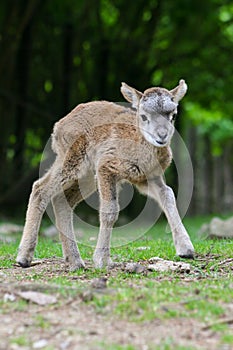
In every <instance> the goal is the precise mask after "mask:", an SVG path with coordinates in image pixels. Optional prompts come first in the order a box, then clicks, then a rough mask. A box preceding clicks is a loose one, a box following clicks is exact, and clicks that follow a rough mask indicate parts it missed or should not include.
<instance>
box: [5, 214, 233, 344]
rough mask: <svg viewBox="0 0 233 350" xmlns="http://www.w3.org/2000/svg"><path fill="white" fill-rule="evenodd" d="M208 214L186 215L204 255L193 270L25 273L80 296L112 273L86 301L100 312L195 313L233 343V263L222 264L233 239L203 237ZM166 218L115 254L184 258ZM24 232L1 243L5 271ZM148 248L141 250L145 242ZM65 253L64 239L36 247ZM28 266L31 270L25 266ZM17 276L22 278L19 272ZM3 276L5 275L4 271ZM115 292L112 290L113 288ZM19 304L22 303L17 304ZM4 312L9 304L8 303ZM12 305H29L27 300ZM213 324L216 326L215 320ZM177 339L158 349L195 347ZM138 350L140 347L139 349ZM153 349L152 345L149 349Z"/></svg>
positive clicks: (42, 253) (147, 316) (46, 253)
mask: <svg viewBox="0 0 233 350" xmlns="http://www.w3.org/2000/svg"><path fill="white" fill-rule="evenodd" d="M204 220H205V221H206V219H203V218H199V219H186V227H187V228H188V230H189V232H190V235H191V237H192V241H193V243H194V245H195V249H196V251H197V252H198V253H199V255H200V256H201V257H203V259H197V260H193V261H188V262H189V263H191V265H192V266H193V272H192V273H190V274H186V273H185V274H180V273H176V272H173V273H171V272H169V273H167V272H166V273H159V272H151V273H149V274H147V275H141V274H132V273H127V272H125V271H123V270H118V271H117V272H116V271H115V272H112V273H111V272H109V271H107V270H105V269H103V270H95V269H94V268H91V269H87V270H83V269H82V270H79V271H77V272H74V273H69V272H65V273H64V274H61V272H59V274H56V273H51V274H46V273H44V271H41V272H38V271H37V270H36V269H35V271H33V269H30V270H31V272H30V274H28V275H27V274H24V275H23V277H22V278H23V279H24V280H25V279H27V278H28V279H29V280H30V281H33V282H36V283H40V282H41V283H44V282H46V283H47V285H48V286H49V284H53V285H56V286H57V287H58V288H59V292H60V295H61V297H65V298H66V299H67V298H68V297H71V298H72V297H74V296H75V295H76V297H77V293H78V295H79V294H80V291H82V290H85V289H86V288H89V285H90V281H92V280H93V279H94V278H100V277H103V276H105V277H107V279H108V288H107V292H103V293H94V294H93V297H91V298H90V300H89V299H88V300H87V301H86V303H87V304H89V305H90V306H91V307H92V308H94V309H95V311H96V313H100V314H102V315H106V316H107V317H109V316H111V315H112V313H113V314H114V316H115V317H117V318H119V319H124V320H127V321H130V322H136V323H141V322H148V321H152V320H154V319H160V320H161V321H162V320H166V319H171V318H172V319H174V320H175V319H178V318H193V319H196V320H198V321H199V322H201V324H203V325H208V324H209V325H210V329H212V331H213V332H217V333H218V334H220V343H221V344H230V345H232V344H233V337H232V334H231V331H232V329H230V326H229V325H228V324H227V323H223V324H222V323H220V324H218V320H222V319H224V317H226V314H227V312H228V308H227V306H228V305H229V304H231V303H232V287H233V276H232V265H231V266H228V267H227V266H226V267H224V268H223V267H221V265H220V266H219V264H218V263H219V261H222V260H225V259H228V258H232V251H233V240H229V239H228V240H227V239H222V240H200V239H199V238H198V237H197V236H196V232H197V230H198V229H199V228H200V226H201V224H202V223H203V221H204ZM165 227H166V223H164V222H159V223H158V224H157V225H156V226H155V227H154V228H152V229H151V230H150V231H149V232H148V233H147V234H146V235H145V236H143V237H142V238H141V239H139V240H137V241H134V242H131V243H130V244H128V245H125V246H122V247H120V248H113V249H112V256H113V258H114V260H117V261H125V262H129V261H134V262H138V261H140V262H142V263H143V261H147V260H148V259H149V258H150V257H153V256H159V257H161V258H164V259H169V260H177V261H178V260H180V259H179V258H178V257H176V256H175V249H174V246H173V242H172V239H171V234H169V233H164V230H165ZM19 239H20V237H19V236H18V238H17V241H16V242H13V243H7V244H4V243H2V244H0V267H1V269H2V271H3V273H5V271H8V273H10V271H11V268H12V266H13V264H14V262H15V257H16V253H17V247H18V244H19ZM142 246H143V247H147V249H144V250H138V248H139V247H142ZM80 251H81V254H82V257H83V258H84V260H87V261H91V258H92V254H93V248H92V247H90V246H87V245H80ZM53 256H54V257H62V249H61V244H60V243H59V242H56V241H55V242H54V241H52V240H49V239H45V238H40V239H39V243H38V246H37V248H36V252H35V258H40V259H44V258H51V257H53ZM22 271H25V270H22ZM16 278H19V279H20V278H21V277H19V276H17V277H16ZM0 279H1V275H0ZM108 291H110V292H108ZM17 305H18V306H17ZM1 306H3V311H2V312H3V313H4V312H6V308H7V306H6V305H3V304H2V303H1ZM8 307H9V308H16V309H17V308H18V309H19V310H20V308H21V307H24V302H23V303H22V300H21V301H19V302H18V304H17V303H16V304H14V306H13V305H12V306H10V305H8ZM35 322H36V324H37V325H38V327H40V328H46V327H49V324H47V323H46V322H47V321H46V318H44V317H42V316H40V315H39V316H38V317H37V318H36V320H35ZM212 323H213V326H211V324H212ZM14 342H15V343H17V344H18V345H21V344H22V345H23V343H24V339H23V338H22V339H21V338H20V337H19V338H15V339H14ZM174 344H175V341H174V340H173V339H170V338H168V339H166V340H164V341H163V342H162V343H161V344H160V345H159V346H158V347H153V346H152V348H153V349H154V348H155V349H158V350H159V349H164V350H170V349H173V348H174V346H175V348H176V349H179V350H192V349H194V348H192V347H182V346H180V345H177V344H175V345H174ZM99 347H100V348H103V349H109V350H110V349H111V350H133V349H134V347H133V345H130V344H129V345H119V344H112V345H108V344H104V345H101V344H100V345H99ZM135 349H136V348H135ZM148 349H150V348H148Z"/></svg>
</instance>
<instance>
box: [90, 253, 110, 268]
mask: <svg viewBox="0 0 233 350" xmlns="http://www.w3.org/2000/svg"><path fill="white" fill-rule="evenodd" d="M93 261H94V265H95V268H96V269H103V268H105V267H109V268H111V267H112V266H113V264H114V263H113V262H112V259H111V258H110V257H102V256H101V257H99V256H98V257H97V256H94V258H93Z"/></svg>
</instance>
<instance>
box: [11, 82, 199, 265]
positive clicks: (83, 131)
mask: <svg viewBox="0 0 233 350" xmlns="http://www.w3.org/2000/svg"><path fill="white" fill-rule="evenodd" d="M186 89H187V87H186V84H185V83H184V81H181V82H180V84H179V86H178V87H177V88H176V89H174V91H168V90H166V89H163V88H151V89H148V90H146V91H145V92H144V94H142V93H140V92H139V91H137V90H135V89H133V88H130V87H129V86H127V85H126V84H124V83H123V85H122V93H123V95H124V96H125V97H126V99H127V100H128V101H130V102H131V103H132V106H133V107H134V108H135V109H136V111H135V110H133V109H131V108H126V107H123V106H120V105H118V104H114V103H112V102H106V101H99V102H98V101H96V102H89V103H86V104H81V105H79V106H77V107H76V108H74V109H73V110H72V111H71V113H69V114H68V115H67V116H66V117H64V118H62V119H61V120H60V121H58V122H57V123H56V124H55V126H54V132H53V135H52V148H53V150H54V152H55V153H56V155H57V156H56V160H55V162H54V164H53V166H52V167H51V169H50V170H49V171H48V172H47V174H45V175H44V177H43V178H41V179H39V180H38V181H37V182H35V184H34V185H33V189H32V193H31V196H30V200H29V205H28V211H27V217H26V223H25V227H24V233H23V237H22V240H21V243H20V248H19V253H18V257H17V261H18V262H19V264H20V265H21V266H23V267H26V266H29V265H30V263H31V260H32V257H33V252H34V249H35V245H36V242H37V234H38V230H39V226H40V221H41V218H42V215H43V213H44V211H45V209H46V206H47V204H48V203H49V201H50V200H52V204H53V208H54V212H55V217H56V225H57V228H58V230H59V231H60V237H61V240H62V247H63V254H64V257H65V260H66V261H67V262H68V263H69V264H70V268H71V269H72V270H74V269H77V268H80V267H82V266H84V262H83V260H82V259H81V256H80V253H79V250H78V247H77V244H76V242H75V237H74V233H73V224H72V213H73V209H74V208H75V206H76V205H77V204H78V203H79V202H80V201H81V200H82V199H84V198H86V197H88V196H89V195H90V194H91V193H93V192H94V191H95V190H96V187H97V188H98V191H99V197H100V232H99V237H98V242H97V246H96V250H95V253H94V262H95V265H96V267H102V266H104V265H109V264H110V263H111V259H110V238H111V231H112V227H113V225H114V223H115V221H116V220H117V218H118V212H119V205H118V184H119V183H120V182H122V181H129V182H131V183H133V184H134V185H136V186H137V188H138V189H139V191H141V192H142V193H145V194H148V195H150V196H152V197H153V198H154V199H156V200H157V201H158V202H159V204H160V205H161V207H162V208H163V210H164V212H165V214H166V215H167V218H168V221H169V224H170V226H171V229H172V233H173V238H174V244H175V246H176V250H177V254H179V255H180V256H187V257H191V256H193V246H192V243H191V241H190V239H189V237H188V234H187V233H186V231H185V228H184V227H183V225H182V223H181V220H180V218H179V214H178V212H177V209H176V205H175V199H174V195H173V192H172V190H171V189H170V188H169V187H167V186H166V185H165V184H164V181H163V173H164V171H165V169H166V168H167V167H168V166H169V165H170V163H171V160H172V153H171V149H170V140H171V137H172V135H173V132H174V126H173V122H172V115H173V114H174V113H176V108H177V104H178V101H179V100H180V99H181V98H182V97H183V95H184V94H185V92H186ZM174 101H175V102H174Z"/></svg>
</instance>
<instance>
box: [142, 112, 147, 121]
mask: <svg viewBox="0 0 233 350" xmlns="http://www.w3.org/2000/svg"><path fill="white" fill-rule="evenodd" d="M141 118H142V120H143V121H144V122H146V121H147V120H148V119H147V116H146V115H145V114H142V115H141Z"/></svg>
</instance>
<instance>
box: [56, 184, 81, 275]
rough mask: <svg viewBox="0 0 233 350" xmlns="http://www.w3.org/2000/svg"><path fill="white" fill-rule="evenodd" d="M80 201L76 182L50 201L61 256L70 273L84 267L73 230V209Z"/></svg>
mask: <svg viewBox="0 0 233 350" xmlns="http://www.w3.org/2000/svg"><path fill="white" fill-rule="evenodd" d="M82 199H83V198H82V195H81V192H80V190H79V185H78V182H75V183H73V184H72V186H71V187H70V188H68V189H67V190H65V191H64V192H62V193H59V194H58V195H56V196H54V197H53V199H52V204H53V209H54V214H55V218H56V227H57V229H58V231H59V233H60V238H61V242H62V250H63V256H64V258H65V261H66V262H67V263H68V264H69V266H70V270H71V271H75V270H77V269H79V268H81V267H85V264H84V262H83V260H82V258H81V255H80V252H79V249H78V246H77V243H76V240H75V235H74V229H73V209H74V208H75V206H76V205H77V204H78V203H79V202H81V201H82Z"/></svg>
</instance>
